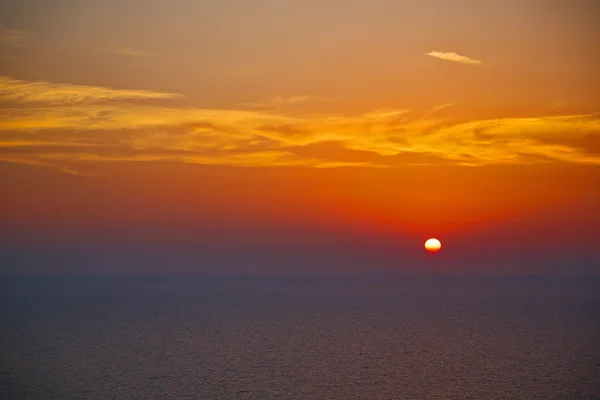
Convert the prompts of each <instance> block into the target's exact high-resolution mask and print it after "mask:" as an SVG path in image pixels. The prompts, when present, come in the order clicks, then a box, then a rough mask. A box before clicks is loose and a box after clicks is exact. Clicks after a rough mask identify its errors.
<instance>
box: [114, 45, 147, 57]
mask: <svg viewBox="0 0 600 400" xmlns="http://www.w3.org/2000/svg"><path fill="white" fill-rule="evenodd" d="M112 52H113V53H115V54H119V55H121V56H127V57H143V58H150V57H155V56H156V55H155V54H153V53H150V52H148V51H143V50H137V49H132V48H129V47H117V48H115V49H113V51H112Z"/></svg>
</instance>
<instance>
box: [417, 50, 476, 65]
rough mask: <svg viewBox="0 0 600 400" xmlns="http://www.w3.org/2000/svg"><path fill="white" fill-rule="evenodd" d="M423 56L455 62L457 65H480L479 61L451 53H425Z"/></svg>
mask: <svg viewBox="0 0 600 400" xmlns="http://www.w3.org/2000/svg"><path fill="white" fill-rule="evenodd" d="M425 55H426V56H431V57H435V58H439V59H440V60H444V61H452V62H457V63H461V64H471V65H479V64H481V63H482V62H481V61H479V60H474V59H472V58H469V57H467V56H461V55H460V54H457V53H452V52H448V53H445V52H441V51H432V52H430V53H426V54H425Z"/></svg>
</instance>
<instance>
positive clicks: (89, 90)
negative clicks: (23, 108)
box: [0, 76, 182, 104]
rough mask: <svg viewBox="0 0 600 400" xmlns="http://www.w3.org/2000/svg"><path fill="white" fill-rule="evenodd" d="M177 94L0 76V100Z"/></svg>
mask: <svg viewBox="0 0 600 400" xmlns="http://www.w3.org/2000/svg"><path fill="white" fill-rule="evenodd" d="M178 97H182V95H180V94H176V93H161V92H153V91H149V90H121V89H112V88H104V87H97V86H84V85H69V84H62V83H49V82H43V81H35V82H26V81H21V80H16V79H11V78H9V77H5V76H0V101H3V102H18V103H31V102H39V103H59V104H73V103H85V102H88V103H93V102H99V101H106V100H122V99H129V100H131V99H173V98H178Z"/></svg>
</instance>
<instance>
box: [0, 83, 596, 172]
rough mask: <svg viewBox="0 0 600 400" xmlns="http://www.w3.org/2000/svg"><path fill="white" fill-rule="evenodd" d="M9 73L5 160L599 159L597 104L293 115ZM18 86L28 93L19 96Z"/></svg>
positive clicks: (79, 167)
mask: <svg viewBox="0 0 600 400" xmlns="http://www.w3.org/2000/svg"><path fill="white" fill-rule="evenodd" d="M3 82H4V83H5V84H4V85H2V86H0V99H2V98H3V99H11V100H13V101H14V100H17V101H19V103H20V104H18V107H13V108H11V107H3V108H2V109H0V160H3V161H5V162H14V163H26V164H32V165H38V166H46V167H52V168H56V169H59V170H61V171H65V172H69V173H80V174H85V173H86V167H89V166H91V165H97V164H98V163H103V162H115V161H171V162H182V163H196V164H212V165H230V166H241V167H257V166H261V167H268V166H298V167H307V168H335V167H350V166H353V167H379V168H393V167H398V166H402V165H468V166H484V165H490V164H517V163H518V164H524V163H529V164H531V163H548V162H565V163H576V164H595V165H600V145H599V144H600V118H599V117H598V115H564V116H544V115H542V116H533V117H529V118H498V119H475V120H471V121H466V122H464V121H463V122H457V121H453V120H451V119H447V118H442V117H440V116H438V115H437V114H435V113H431V112H430V110H426V111H425V112H417V111H414V110H406V109H393V108H392V109H379V110H374V111H371V112H366V113H362V114H356V115H350V116H349V115H329V116H310V115H309V116H302V117H298V116H292V115H289V114H286V113H284V112H282V111H281V110H279V111H278V110H259V111H257V110H251V111H248V110H234V109H224V110H214V109H204V108H195V107H184V106H180V105H175V104H168V105H164V104H163V103H162V102H161V103H150V104H147V103H140V102H129V103H127V100H129V99H131V100H136V99H139V98H148V99H171V98H175V97H178V96H179V95H176V94H170V93H160V92H152V91H129V90H123V91H121V90H118V89H106V88H99V87H92V86H71V85H60V84H59V85H57V84H52V83H47V82H35V83H29V82H22V81H14V80H10V79H7V78H6V79H4V81H3ZM7 82H8V83H9V84H6V83H7ZM22 87H24V88H26V89H27V90H25V91H24V93H26V94H19V95H18V94H17V93H19V91H20V90H19V89H18V88H22ZM72 88H75V89H74V90H72ZM73 92H74V93H75V94H73ZM107 99H121V100H122V101H120V102H119V104H114V103H111V102H110V101H107ZM123 99H125V100H123ZM124 102H125V104H123V103H124Z"/></svg>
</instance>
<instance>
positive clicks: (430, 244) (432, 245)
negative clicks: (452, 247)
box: [425, 238, 442, 253]
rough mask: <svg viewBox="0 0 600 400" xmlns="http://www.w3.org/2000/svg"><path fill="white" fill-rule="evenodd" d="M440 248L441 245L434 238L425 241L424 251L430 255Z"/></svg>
mask: <svg viewBox="0 0 600 400" xmlns="http://www.w3.org/2000/svg"><path fill="white" fill-rule="evenodd" d="M441 248H442V243H441V242H440V241H439V240H437V239H436V238H431V239H427V241H426V242H425V250H427V251H428V252H430V253H437V252H438V251H440V249H441Z"/></svg>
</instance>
